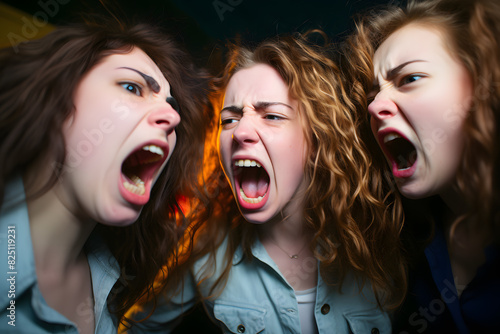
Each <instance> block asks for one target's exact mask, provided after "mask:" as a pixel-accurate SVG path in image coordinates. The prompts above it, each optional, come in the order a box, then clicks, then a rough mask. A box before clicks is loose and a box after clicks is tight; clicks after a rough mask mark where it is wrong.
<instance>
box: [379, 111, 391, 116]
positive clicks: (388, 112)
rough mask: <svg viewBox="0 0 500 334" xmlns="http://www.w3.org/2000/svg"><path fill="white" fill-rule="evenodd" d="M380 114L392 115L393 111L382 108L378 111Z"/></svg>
mask: <svg viewBox="0 0 500 334" xmlns="http://www.w3.org/2000/svg"><path fill="white" fill-rule="evenodd" d="M378 114H379V115H380V116H390V115H391V112H390V111H387V110H382V111H379V113H378Z"/></svg>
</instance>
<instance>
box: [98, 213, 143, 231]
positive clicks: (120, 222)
mask: <svg viewBox="0 0 500 334" xmlns="http://www.w3.org/2000/svg"><path fill="white" fill-rule="evenodd" d="M141 210H142V208H141ZM141 210H139V211H137V210H135V209H132V208H119V209H118V210H113V211H109V212H107V213H105V214H104V215H102V216H101V219H100V220H99V221H100V223H101V224H103V225H107V226H117V227H124V226H129V225H132V224H133V223H135V222H136V221H137V219H138V218H139V215H140V214H141Z"/></svg>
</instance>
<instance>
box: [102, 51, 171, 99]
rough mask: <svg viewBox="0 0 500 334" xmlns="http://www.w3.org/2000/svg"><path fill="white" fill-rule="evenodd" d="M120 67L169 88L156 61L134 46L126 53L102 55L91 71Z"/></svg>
mask: <svg viewBox="0 0 500 334" xmlns="http://www.w3.org/2000/svg"><path fill="white" fill-rule="evenodd" d="M120 67H129V68H133V69H135V70H138V71H140V72H142V73H144V74H147V75H149V76H151V77H153V79H155V80H156V81H157V82H158V84H159V85H160V87H161V88H162V90H163V89H169V83H168V81H167V79H166V78H165V76H164V75H163V73H162V72H161V71H160V69H159V68H158V66H157V65H156V63H155V62H154V61H153V60H152V59H151V58H150V57H149V56H148V55H147V54H146V53H145V52H144V51H142V50H141V49H139V48H137V47H134V48H133V49H132V51H130V52H128V53H114V54H112V55H109V56H106V57H104V58H103V59H102V60H101V61H100V62H99V63H98V64H97V65H96V66H95V67H94V68H93V69H92V71H94V70H96V71H95V72H98V71H110V70H111V71H112V70H115V69H118V68H120Z"/></svg>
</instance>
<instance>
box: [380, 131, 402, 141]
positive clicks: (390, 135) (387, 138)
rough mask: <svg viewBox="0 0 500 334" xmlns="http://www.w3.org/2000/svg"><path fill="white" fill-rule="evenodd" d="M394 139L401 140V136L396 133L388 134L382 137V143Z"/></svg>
mask: <svg viewBox="0 0 500 334" xmlns="http://www.w3.org/2000/svg"><path fill="white" fill-rule="evenodd" d="M396 138H401V136H400V135H398V134H397V133H389V134H387V135H386V136H385V137H384V143H387V142H388V141H391V140H394V139H396Z"/></svg>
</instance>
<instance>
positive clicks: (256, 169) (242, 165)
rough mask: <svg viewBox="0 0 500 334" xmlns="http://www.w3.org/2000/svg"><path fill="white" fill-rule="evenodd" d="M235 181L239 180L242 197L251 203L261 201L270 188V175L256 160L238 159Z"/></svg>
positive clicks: (235, 163) (235, 164)
mask: <svg viewBox="0 0 500 334" xmlns="http://www.w3.org/2000/svg"><path fill="white" fill-rule="evenodd" d="M234 166H235V171H236V173H235V175H236V177H235V181H236V182H239V185H240V195H241V198H242V199H243V200H244V201H245V202H247V203H251V204H257V203H260V202H261V201H262V200H263V199H264V197H265V195H266V193H267V190H268V188H269V175H268V174H267V172H266V170H265V169H264V168H262V166H261V164H260V163H258V162H257V161H255V160H248V159H247V160H236V161H235V162H234Z"/></svg>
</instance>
